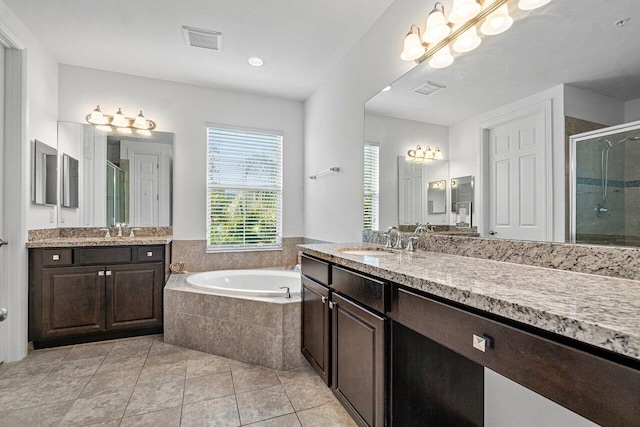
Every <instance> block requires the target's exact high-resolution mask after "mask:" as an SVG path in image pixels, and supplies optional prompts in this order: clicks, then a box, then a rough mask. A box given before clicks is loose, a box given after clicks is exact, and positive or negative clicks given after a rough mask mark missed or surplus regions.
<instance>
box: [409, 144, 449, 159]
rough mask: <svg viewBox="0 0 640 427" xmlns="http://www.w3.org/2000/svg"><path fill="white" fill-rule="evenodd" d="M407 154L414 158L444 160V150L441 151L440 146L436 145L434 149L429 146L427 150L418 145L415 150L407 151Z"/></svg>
mask: <svg viewBox="0 0 640 427" xmlns="http://www.w3.org/2000/svg"><path fill="white" fill-rule="evenodd" d="M407 156H409V157H410V158H411V159H414V160H442V151H440V147H436V149H435V151H434V150H432V149H431V147H430V146H427V148H426V150H425V149H423V148H422V147H420V146H419V145H417V146H416V149H415V150H409V151H408V152H407Z"/></svg>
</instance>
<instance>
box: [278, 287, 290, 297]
mask: <svg viewBox="0 0 640 427" xmlns="http://www.w3.org/2000/svg"><path fill="white" fill-rule="evenodd" d="M278 289H286V291H284V297H285V298H291V292H289V287H288V286H280V287H279V288H278Z"/></svg>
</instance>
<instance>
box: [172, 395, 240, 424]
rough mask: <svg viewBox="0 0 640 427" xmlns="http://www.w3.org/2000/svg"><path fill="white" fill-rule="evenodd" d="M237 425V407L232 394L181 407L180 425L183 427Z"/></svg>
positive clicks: (238, 422) (238, 421)
mask: <svg viewBox="0 0 640 427" xmlns="http://www.w3.org/2000/svg"><path fill="white" fill-rule="evenodd" d="M239 425H240V420H239V419H238V407H237V405H236V399H235V397H234V396H227V397H221V398H218V399H213V400H205V401H204V402H198V403H192V404H189V405H184V407H183V408H182V423H181V426H183V427H191V426H193V427H196V426H198V427H199V426H216V427H225V426H229V427H236V426H239Z"/></svg>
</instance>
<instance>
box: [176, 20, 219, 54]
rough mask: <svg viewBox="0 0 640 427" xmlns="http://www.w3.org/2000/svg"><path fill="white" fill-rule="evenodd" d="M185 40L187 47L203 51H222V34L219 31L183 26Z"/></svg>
mask: <svg viewBox="0 0 640 427" xmlns="http://www.w3.org/2000/svg"><path fill="white" fill-rule="evenodd" d="M182 30H183V31H184V40H185V42H186V43H187V46H192V47H200V48H202V49H211V50H222V33H220V32H218V31H211V30H202V29H200V28H193V27H187V26H186V25H183V26H182Z"/></svg>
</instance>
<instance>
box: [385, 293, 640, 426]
mask: <svg viewBox="0 0 640 427" xmlns="http://www.w3.org/2000/svg"><path fill="white" fill-rule="evenodd" d="M389 314H390V317H391V318H392V319H393V320H395V321H397V322H399V323H401V324H403V325H405V326H407V327H409V328H411V329H413V330H414V331H416V332H418V333H420V334H422V335H424V336H426V337H427V338H430V339H432V340H434V341H436V342H438V343H440V344H442V345H443V346H445V347H447V348H449V349H451V350H453V351H455V352H457V353H459V354H461V355H463V356H465V357H467V358H469V359H471V360H472V361H474V362H476V363H479V364H481V365H483V366H486V367H488V368H490V369H492V370H493V371H495V372H498V373H500V374H502V375H504V376H505V377H507V378H510V379H512V380H513V381H516V382H518V383H520V384H522V385H524V386H525V387H527V388H529V389H531V390H533V391H535V392H537V393H539V394H541V395H543V396H546V397H547V398H549V399H551V400H553V401H555V402H557V403H559V404H560V405H562V406H565V407H567V408H569V409H571V410H572V411H575V412H577V413H578V414H580V415H583V416H584V417H586V418H588V419H591V420H592V421H595V422H597V423H600V424H604V425H632V424H634V423H636V422H637V420H638V419H640V404H638V396H640V371H638V370H636V369H633V368H630V367H627V366H624V365H622V364H618V363H614V362H612V361H610V360H607V359H604V358H601V357H599V356H595V355H593V354H590V353H587V352H586V351H582V350H578V349H576V348H573V347H569V346H567V345H564V344H560V343H557V342H555V341H551V340H549V339H546V338H543V337H540V336H537V335H534V334H531V333H529V332H525V331H523V330H520V329H517V328H515V327H512V326H508V325H505V324H502V323H499V322H497V321H494V320H490V319H487V318H485V317H482V316H479V315H476V314H473V313H469V312H467V311H464V310H461V309H458V308H455V307H452V306H449V305H447V304H444V303H441V302H437V301H434V300H432V299H429V298H427V297H423V296H421V295H417V294H414V293H413V292H409V291H406V290H404V289H402V288H396V289H394V291H393V300H392V307H391V313H389ZM482 339H485V340H486V341H485V342H484V351H482V344H481V341H482ZM479 341H480V342H479ZM476 347H480V349H478V348H476Z"/></svg>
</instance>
